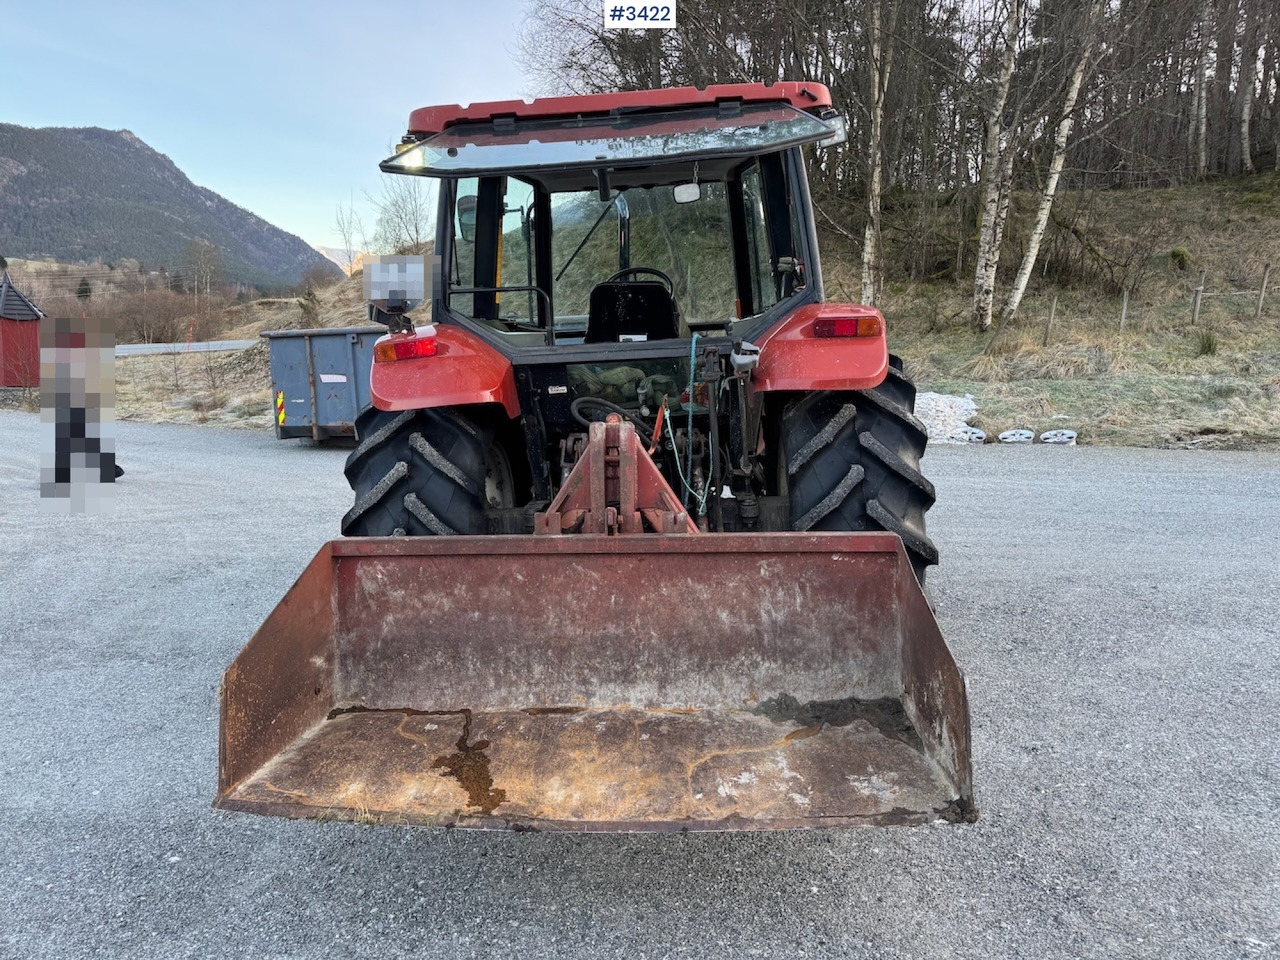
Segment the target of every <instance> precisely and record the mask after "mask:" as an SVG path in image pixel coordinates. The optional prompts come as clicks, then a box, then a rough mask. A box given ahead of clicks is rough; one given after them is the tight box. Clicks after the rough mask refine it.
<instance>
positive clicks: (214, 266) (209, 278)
mask: <svg viewBox="0 0 1280 960" xmlns="http://www.w3.org/2000/svg"><path fill="white" fill-rule="evenodd" d="M187 267H188V269H189V270H190V271H191V279H192V282H193V289H194V291H195V299H196V310H197V311H199V309H200V293H201V289H202V288H203V291H204V306H205V309H208V306H209V302H210V298H211V296H212V292H213V283H214V280H215V279H217V278H219V277H220V276H221V274H222V257H221V255H220V254H219V253H218V248H217V247H215V246H214V245H213V244H212V243H210V242H209V241H208V240H192V241H191V242H190V243H189V244H187Z"/></svg>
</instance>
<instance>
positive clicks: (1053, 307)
mask: <svg viewBox="0 0 1280 960" xmlns="http://www.w3.org/2000/svg"><path fill="white" fill-rule="evenodd" d="M1057 312H1058V295H1057V294H1054V296H1053V303H1052V304H1050V306H1049V319H1048V321H1047V322H1046V323H1045V325H1044V345H1045V346H1046V347H1047V346H1048V345H1049V331H1050V330H1052V329H1053V315H1054V314H1055V313H1057Z"/></svg>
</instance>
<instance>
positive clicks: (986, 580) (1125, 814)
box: [0, 411, 1280, 960]
mask: <svg viewBox="0 0 1280 960" xmlns="http://www.w3.org/2000/svg"><path fill="white" fill-rule="evenodd" d="M37 430H38V418H37V417H35V416H33V415H29V414H21V413H14V412H4V411H0V851H3V856H0V956H3V957H5V958H42V957H58V958H65V957H91V956H92V957H100V956H101V957H156V958H176V957H200V958H205V957H221V956H227V957H254V958H277V957H278V958H298V960H301V958H312V957H316V958H320V957H324V958H331V957H344V958H350V957H376V958H391V957H415V958H424V957H497V956H512V957H520V958H532V957H556V958H565V957H627V958H657V957H683V956H690V957H698V958H713V957H714V958H718V957H733V958H738V957H750V956H764V957H785V958H788V960H790V958H796V957H866V958H933V957H937V958H944V957H945V958H953V957H956V958H959V957H964V958H990V957H1027V958H1047V957H1107V958H1111V957H1152V958H1162V960H1163V958H1173V957H1224V958H1235V957H1264V956H1265V957H1272V956H1280V858H1278V855H1280V666H1278V663H1280V560H1278V559H1277V557H1278V556H1280V456H1278V455H1277V454H1275V453H1256V454H1245V453H1208V452H1196V453H1191V452H1160V451H1139V450H1114V449H1090V448H1083V447H1075V448H1051V447H1028V448H1008V447H1003V448H1002V447H993V446H988V447H950V448H947V447H941V448H938V449H936V450H933V451H931V452H930V454H929V455H928V457H927V458H926V461H925V467H926V470H927V471H928V472H929V473H930V474H931V476H932V477H933V479H934V480H935V481H936V483H937V487H938V491H939V498H940V499H939V503H938V506H937V507H936V508H935V510H934V511H933V513H931V514H930V532H931V533H932V534H933V536H934V539H935V540H936V541H937V543H938V544H939V546H940V548H941V550H942V553H943V566H942V567H941V568H940V569H938V570H937V572H936V573H935V574H932V575H931V583H932V585H933V591H934V599H935V602H936V604H937V609H938V616H939V620H940V622H941V625H942V630H943V634H944V635H945V636H946V637H947V638H948V641H949V642H950V644H951V647H952V649H953V650H954V651H955V653H956V656H957V658H958V659H959V661H960V663H961V665H962V667H963V668H964V669H965V670H966V672H967V674H968V678H969V684H970V696H971V700H972V708H973V723H974V755H975V766H976V769H975V779H976V782H977V789H978V791H979V795H978V801H979V804H980V806H981V809H982V817H981V820H980V821H979V822H978V823H977V824H974V825H972V826H949V825H948V826H933V827H920V828H915V829H907V828H895V829H879V830H860V831H815V832H808V833H775V834H715V835H707V834H697V835H686V836H682V835H671V836H619V835H597V836H566V835H550V834H479V833H466V832H461V831H453V832H446V831H431V830H423V829H408V828H370V827H361V826H353V825H348V824H336V823H329V824H316V823H306V822H291V821H287V820H280V819H275V818H262V817H252V816H247V815H243V814H224V813H220V812H214V811H213V810H211V809H210V808H209V803H210V801H211V799H212V796H213V792H214V782H215V775H216V756H217V725H218V721H217V707H216V699H215V694H216V691H217V686H218V678H219V675H220V673H221V671H222V669H223V668H224V667H225V665H226V664H227V663H228V662H229V661H230V660H231V658H232V657H233V656H234V655H235V654H236V653H237V652H238V650H239V649H240V648H241V646H242V645H243V644H244V642H245V641H246V640H247V639H248V637H249V636H250V634H251V633H252V632H253V630H254V628H255V627H256V626H257V625H258V623H259V622H260V621H261V620H262V619H263V618H264V617H265V616H266V614H267V613H268V612H269V611H270V610H271V608H272V607H273V605H274V604H275V602H276V601H277V600H278V599H279V598H280V597H281V596H282V595H283V593H284V592H285V590H286V589H287V588H288V587H289V585H290V583H292V581H293V579H294V578H295V577H296V576H297V574H298V573H299V572H300V571H301V569H302V567H303V565H304V564H305V562H306V561H307V560H308V559H309V558H310V557H311V556H312V554H313V553H314V551H315V550H316V548H317V547H318V546H319V545H320V543H321V542H322V541H324V540H325V539H327V538H329V537H330V536H333V535H335V534H336V533H337V529H338V518H339V516H340V515H341V513H342V511H343V510H344V509H345V508H346V506H347V505H348V503H349V499H348V498H349V495H348V492H347V488H346V484H345V481H344V480H343V478H342V472H341V468H342V461H343V457H344V456H345V452H346V451H344V450H340V449H317V448H314V447H312V446H309V445H306V444H301V443H292V442H289V443H281V442H278V441H276V440H274V439H272V438H271V437H270V436H269V435H268V434H266V433H263V434H257V433H250V432H239V431H224V430H215V429H210V428H201V427H181V426H164V425H149V424H128V423H126V424H121V425H119V434H118V436H119V440H118V450H119V457H120V462H121V463H122V464H123V466H124V468H125V470H126V471H127V473H126V475H125V476H124V478H123V479H122V481H121V482H120V483H119V484H118V488H117V504H116V509H115V511H114V513H113V514H111V515H106V516H98V517H85V516H56V515H51V514H47V513H45V512H43V511H41V510H40V509H39V505H38V498H37V466H38V446H37V436H38V434H37Z"/></svg>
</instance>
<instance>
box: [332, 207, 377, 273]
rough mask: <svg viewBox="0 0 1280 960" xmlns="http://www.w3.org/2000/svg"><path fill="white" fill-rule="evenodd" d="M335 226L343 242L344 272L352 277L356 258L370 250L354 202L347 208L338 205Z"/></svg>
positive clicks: (362, 222)
mask: <svg viewBox="0 0 1280 960" xmlns="http://www.w3.org/2000/svg"><path fill="white" fill-rule="evenodd" d="M334 225H335V226H336V227H337V229H338V236H339V238H340V239H341V240H342V260H343V263H342V270H343V272H344V273H345V274H346V275H347V276H351V274H352V272H353V271H354V269H355V263H356V258H357V257H359V256H360V254H362V253H364V252H365V251H367V250H368V249H369V239H368V237H367V236H366V234H365V229H364V221H363V220H362V219H361V217H360V214H359V213H357V212H356V205H355V203H354V202H348V203H347V205H346V206H345V207H344V206H343V205H342V204H338V209H337V212H336V213H335V214H334Z"/></svg>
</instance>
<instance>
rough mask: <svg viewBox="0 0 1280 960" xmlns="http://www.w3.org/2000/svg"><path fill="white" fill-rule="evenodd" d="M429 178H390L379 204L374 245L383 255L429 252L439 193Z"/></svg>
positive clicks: (388, 177) (384, 179)
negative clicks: (435, 206) (437, 194)
mask: <svg viewBox="0 0 1280 960" xmlns="http://www.w3.org/2000/svg"><path fill="white" fill-rule="evenodd" d="M432 183H433V181H431V180H428V179H427V178H426V177H406V176H386V177H383V178H382V195H381V196H380V197H377V198H375V197H370V198H369V199H370V201H371V202H372V203H374V204H376V205H377V208H378V222H377V224H376V226H375V227H374V232H373V240H374V244H375V245H376V246H377V247H378V248H379V249H380V250H381V251H382V252H383V253H409V254H421V253H425V252H426V250H427V246H428V244H429V243H430V242H431V240H432V238H433V236H434V234H435V210H434V209H433V206H434V203H435V190H434V189H433V186H432Z"/></svg>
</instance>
